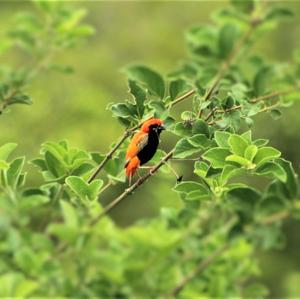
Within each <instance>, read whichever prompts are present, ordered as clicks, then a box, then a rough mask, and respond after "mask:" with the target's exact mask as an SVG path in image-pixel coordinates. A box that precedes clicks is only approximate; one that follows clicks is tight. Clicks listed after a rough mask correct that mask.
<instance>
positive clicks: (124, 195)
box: [90, 149, 174, 226]
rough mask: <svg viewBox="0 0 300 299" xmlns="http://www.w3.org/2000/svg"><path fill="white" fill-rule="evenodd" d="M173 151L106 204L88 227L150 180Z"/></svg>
mask: <svg viewBox="0 0 300 299" xmlns="http://www.w3.org/2000/svg"><path fill="white" fill-rule="evenodd" d="M173 153H174V149H173V150H171V151H170V152H169V153H168V154H167V155H166V156H165V157H164V158H163V159H162V160H161V161H160V162H159V163H157V164H156V165H155V166H154V167H153V168H152V169H151V170H150V171H149V172H148V173H147V174H145V175H144V176H142V177H141V178H139V179H138V180H137V181H136V182H135V183H134V184H133V185H132V186H131V187H130V188H128V189H126V190H125V191H124V192H123V193H122V194H121V195H120V196H118V197H117V198H116V199H114V200H113V201H112V202H111V203H110V204H108V205H107V206H106V207H105V208H104V209H103V211H102V212H101V214H99V215H98V216H97V217H96V218H94V219H92V220H91V222H90V225H91V226H93V225H95V224H97V223H98V221H99V220H100V219H101V218H102V217H103V216H104V215H105V214H107V213H108V212H109V211H110V210H112V209H113V208H114V207H115V206H117V205H118V204H119V203H120V202H121V201H122V200H123V199H125V198H126V197H127V196H129V195H130V194H131V193H132V192H133V191H134V190H135V189H137V188H138V187H140V186H141V185H142V184H143V183H144V182H145V181H146V180H147V179H148V178H150V177H151V176H152V175H153V174H154V173H155V172H156V171H157V170H158V169H159V168H160V167H161V166H163V165H164V164H165V162H167V161H168V160H169V159H170V158H171V157H172V155H173Z"/></svg>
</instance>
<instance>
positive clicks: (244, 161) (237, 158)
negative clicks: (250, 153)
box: [225, 155, 254, 168]
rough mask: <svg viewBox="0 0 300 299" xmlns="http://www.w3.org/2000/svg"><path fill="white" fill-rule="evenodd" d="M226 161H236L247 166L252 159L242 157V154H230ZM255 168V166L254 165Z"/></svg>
mask: <svg viewBox="0 0 300 299" xmlns="http://www.w3.org/2000/svg"><path fill="white" fill-rule="evenodd" d="M225 160H226V161H229V162H235V163H238V164H240V165H241V166H245V167H248V166H249V164H251V163H250V161H248V160H247V159H245V158H243V157H241V156H238V155H230V156H228V157H226V159H225ZM253 168H254V167H253Z"/></svg>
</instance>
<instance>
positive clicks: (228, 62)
mask: <svg viewBox="0 0 300 299" xmlns="http://www.w3.org/2000/svg"><path fill="white" fill-rule="evenodd" d="M250 24H251V26H250V28H249V29H248V31H246V32H245V34H244V35H243V36H242V37H241V39H240V40H239V42H237V44H236V45H235V47H234V49H233V50H232V52H231V53H230V55H229V56H228V58H227V59H226V60H225V61H224V62H223V64H222V66H221V68H220V70H219V72H218V73H217V74H216V76H215V78H214V79H213V83H212V85H211V87H210V88H209V89H208V91H207V92H206V94H205V95H204V98H203V100H204V101H207V100H209V99H210V97H211V95H212V94H213V92H214V91H215V89H216V88H217V86H218V85H219V83H220V81H221V79H222V78H223V77H224V75H225V73H226V72H227V71H228V69H229V67H230V66H231V63H232V62H233V60H234V59H235V58H236V56H237V55H238V54H239V52H240V50H241V48H242V46H243V44H244V43H245V42H246V41H247V40H248V39H249V38H250V36H251V34H252V32H253V30H254V28H255V27H256V26H258V25H259V23H254V22H252V23H250ZM202 113H203V110H202V109H200V110H199V113H198V118H201V116H202Z"/></svg>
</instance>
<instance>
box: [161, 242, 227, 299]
mask: <svg viewBox="0 0 300 299" xmlns="http://www.w3.org/2000/svg"><path fill="white" fill-rule="evenodd" d="M228 249H229V245H228V244H225V245H223V246H222V247H220V248H218V249H217V250H216V251H214V252H213V253H212V254H211V255H210V256H208V257H207V258H206V259H205V260H203V261H201V262H200V263H199V264H198V265H197V266H196V268H195V269H193V270H192V271H191V272H189V273H188V274H187V275H186V276H185V277H184V278H183V279H182V280H181V281H180V282H179V283H178V285H177V286H176V287H175V288H174V289H173V290H172V291H171V292H170V293H169V294H168V295H167V296H166V297H167V298H170V297H175V296H177V295H178V294H179V293H180V292H181V291H182V290H183V288H184V287H185V286H186V285H187V284H188V283H189V282H190V281H191V280H192V279H194V278H195V277H196V276H197V275H199V274H200V273H201V272H203V271H204V270H205V269H206V268H207V267H208V266H210V265H211V264H212V263H213V262H215V260H216V259H217V258H218V257H220V256H221V255H222V254H223V253H224V252H225V251H227V250H228Z"/></svg>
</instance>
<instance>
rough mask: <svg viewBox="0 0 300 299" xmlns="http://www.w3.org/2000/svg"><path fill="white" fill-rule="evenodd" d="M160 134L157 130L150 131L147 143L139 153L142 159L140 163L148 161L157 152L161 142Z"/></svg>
mask: <svg viewBox="0 0 300 299" xmlns="http://www.w3.org/2000/svg"><path fill="white" fill-rule="evenodd" d="M158 135H159V134H157V133H156V132H153V131H150V133H149V137H148V142H147V144H146V145H145V147H144V148H143V149H142V150H141V151H140V152H139V153H138V155H137V156H138V158H139V160H140V165H143V164H145V163H147V162H148V161H149V160H151V159H152V157H153V156H154V154H155V153H156V150H157V147H158V144H159V136H158Z"/></svg>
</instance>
